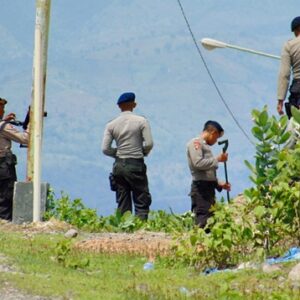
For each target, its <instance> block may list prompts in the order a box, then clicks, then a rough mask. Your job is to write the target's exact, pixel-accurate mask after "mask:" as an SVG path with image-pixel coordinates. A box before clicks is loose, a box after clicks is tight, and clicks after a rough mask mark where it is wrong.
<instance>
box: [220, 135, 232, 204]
mask: <svg viewBox="0 0 300 300" xmlns="http://www.w3.org/2000/svg"><path fill="white" fill-rule="evenodd" d="M222 144H224V147H223V153H225V152H226V150H227V148H228V140H224V141H220V142H218V145H222ZM224 170H225V180H226V183H228V174H227V164H226V161H224ZM226 192H227V202H228V203H229V202H230V196H229V191H226Z"/></svg>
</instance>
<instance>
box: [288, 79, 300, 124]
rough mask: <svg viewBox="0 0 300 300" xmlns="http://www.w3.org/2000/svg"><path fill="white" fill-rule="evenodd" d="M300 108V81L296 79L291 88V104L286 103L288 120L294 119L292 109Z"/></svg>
mask: <svg viewBox="0 0 300 300" xmlns="http://www.w3.org/2000/svg"><path fill="white" fill-rule="evenodd" d="M292 106H295V107H296V108H298V109H299V108H300V80H299V79H294V80H293V82H292V84H291V86H290V96H289V102H287V103H285V110H286V114H287V116H288V118H289V119H290V118H291V117H292V112H291V107H292Z"/></svg>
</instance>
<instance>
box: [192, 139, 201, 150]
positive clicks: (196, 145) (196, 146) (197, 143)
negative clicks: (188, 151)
mask: <svg viewBox="0 0 300 300" xmlns="http://www.w3.org/2000/svg"><path fill="white" fill-rule="evenodd" d="M193 144H194V149H195V150H199V149H200V148H201V143H200V141H199V140H194V142H193Z"/></svg>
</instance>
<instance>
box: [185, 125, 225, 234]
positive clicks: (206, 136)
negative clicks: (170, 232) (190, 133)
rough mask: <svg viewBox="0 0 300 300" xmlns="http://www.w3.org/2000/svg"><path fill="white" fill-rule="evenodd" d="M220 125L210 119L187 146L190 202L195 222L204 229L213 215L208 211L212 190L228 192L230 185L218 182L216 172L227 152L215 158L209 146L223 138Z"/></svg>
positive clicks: (213, 197)
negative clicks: (190, 176)
mask: <svg viewBox="0 0 300 300" xmlns="http://www.w3.org/2000/svg"><path fill="white" fill-rule="evenodd" d="M223 134H224V130H223V128H222V126H221V125H220V124H219V123H218V122H216V121H212V120H209V121H207V122H206V123H205V124H204V128H203V131H202V133H201V134H200V136H198V137H195V138H193V139H191V140H190V141H189V142H188V144H187V159H188V165H189V168H190V171H191V175H192V185H191V193H190V196H191V200H192V211H193V212H194V213H195V222H196V224H197V225H198V226H199V227H201V228H205V226H206V223H207V220H208V218H209V217H211V216H212V214H213V213H212V211H211V208H212V206H213V205H214V204H215V189H217V190H218V191H221V190H222V189H225V190H227V191H230V188H231V185H230V183H226V182H223V181H219V180H218V179H217V174H216V170H217V168H218V164H219V163H220V162H225V161H227V159H228V154H227V153H221V154H219V155H218V156H217V157H214V155H213V153H212V151H211V149H210V148H211V146H213V145H214V144H215V143H216V142H217V140H218V139H219V138H220V137H221V136H223Z"/></svg>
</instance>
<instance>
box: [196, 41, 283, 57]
mask: <svg viewBox="0 0 300 300" xmlns="http://www.w3.org/2000/svg"><path fill="white" fill-rule="evenodd" d="M201 44H202V46H203V47H204V48H205V49H207V50H214V49H216V48H232V49H236V50H240V51H244V52H249V53H252V54H257V55H261V56H265V57H270V58H274V59H279V60H280V59H281V58H280V56H277V55H272V54H268V53H265V52H261V51H256V50H252V49H248V48H243V47H239V46H235V45H230V44H227V43H224V42H220V41H217V40H214V39H210V38H204V39H202V40H201Z"/></svg>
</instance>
